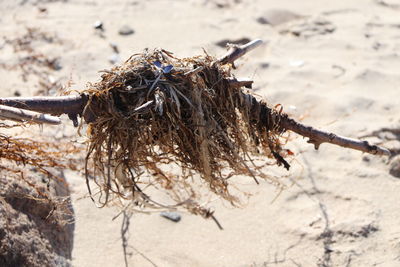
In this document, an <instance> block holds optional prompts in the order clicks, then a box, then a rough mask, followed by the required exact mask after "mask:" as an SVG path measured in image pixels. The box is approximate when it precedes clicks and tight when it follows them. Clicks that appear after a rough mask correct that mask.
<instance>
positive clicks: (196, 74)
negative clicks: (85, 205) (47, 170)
mask: <svg viewBox="0 0 400 267" xmlns="http://www.w3.org/2000/svg"><path fill="white" fill-rule="evenodd" d="M231 68H232V66H231V65H230V64H225V65H224V64H221V63H220V61H218V60H216V59H215V58H213V57H211V56H209V55H207V54H206V55H204V56H198V57H193V58H184V59H178V58H176V57H174V56H173V55H172V54H171V53H170V52H167V51H165V50H162V49H158V50H155V51H148V50H146V51H145V52H144V53H142V54H136V55H133V56H132V57H131V58H130V59H128V60H127V61H126V62H125V63H124V64H123V65H121V66H118V67H115V68H113V69H112V70H110V71H104V74H103V75H102V80H101V81H100V82H98V83H95V84H90V85H89V89H88V90H86V91H85V92H84V93H85V94H87V95H88V96H89V99H88V104H87V105H86V107H85V110H84V112H83V113H84V117H85V120H86V121H91V123H90V124H89V128H88V136H89V148H88V154H87V158H86V160H87V165H86V172H87V175H86V178H87V183H88V186H89V185H90V183H91V180H93V181H94V182H95V183H96V184H97V185H98V188H99V189H100V190H99V192H97V193H96V194H92V197H98V198H97V199H96V200H97V201H98V202H99V203H100V204H101V205H106V204H107V203H109V202H113V201H114V200H116V199H118V200H121V199H128V200H133V201H131V202H129V203H131V204H132V203H133V204H134V205H136V206H139V207H145V208H173V207H177V206H182V207H184V208H186V209H187V210H189V211H190V212H192V213H194V214H200V215H203V216H204V217H209V216H212V212H210V211H209V210H207V209H206V208H205V207H204V206H203V205H200V204H199V201H200V199H201V197H200V195H201V194H200V192H199V189H198V187H197V185H198V183H199V181H202V182H203V184H204V183H205V184H206V185H207V187H208V188H209V189H210V190H211V191H212V192H213V193H215V194H216V195H218V196H220V197H222V198H223V199H225V200H227V201H229V202H230V203H231V204H232V205H239V204H240V199H239V198H237V197H236V196H235V194H233V193H232V192H233V190H234V188H235V187H234V186H233V185H232V183H230V181H231V178H232V177H233V176H235V175H246V176H249V177H253V178H254V179H255V180H256V177H261V178H265V179H268V177H269V176H268V175H267V174H265V173H263V172H262V170H261V169H262V167H263V166H265V164H270V163H271V161H268V159H267V158H270V159H271V158H273V160H274V161H275V160H276V161H277V162H278V164H284V166H285V167H286V168H289V164H288V163H287V162H286V161H285V160H284V159H283V157H282V156H283V155H284V153H283V152H284V151H283V150H282V148H281V143H280V136H281V134H282V132H283V130H282V128H281V127H279V125H280V123H279V120H280V119H281V118H282V116H284V115H283V114H280V113H279V112H278V111H277V110H275V109H273V108H270V107H268V106H267V104H266V103H265V102H259V101H256V99H255V97H254V96H252V95H250V94H248V92H245V91H246V90H245V89H243V88H241V87H240V86H235V85H234V83H232V81H233V80H234V79H233V78H232V74H231ZM252 154H257V155H259V156H263V157H267V158H264V162H263V163H262V164H258V165H257V164H256V163H255V162H254V161H253V160H252V156H251V155H252ZM90 166H91V167H90ZM89 170H93V174H94V176H93V177H92V176H91V175H89V174H88V171H89ZM92 178H93V179H92ZM199 178H200V179H199ZM250 179H251V178H250ZM256 181H257V180H256ZM150 188H155V189H157V190H164V191H165V192H166V193H167V194H168V195H169V199H168V200H167V201H166V202H163V203H160V202H159V201H155V200H154V198H153V197H150V195H149V194H148V193H146V190H147V192H153V193H154V191H152V190H151V189H150ZM89 191H90V192H91V190H90V186H89ZM131 204H129V205H131Z"/></svg>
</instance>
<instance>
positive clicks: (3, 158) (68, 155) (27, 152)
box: [0, 124, 80, 225]
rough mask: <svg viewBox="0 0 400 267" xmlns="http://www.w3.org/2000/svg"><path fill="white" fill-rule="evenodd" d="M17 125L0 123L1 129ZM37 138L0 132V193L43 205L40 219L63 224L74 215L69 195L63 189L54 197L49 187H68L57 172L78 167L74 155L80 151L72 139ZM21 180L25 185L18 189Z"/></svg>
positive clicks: (2, 195)
mask: <svg viewBox="0 0 400 267" xmlns="http://www.w3.org/2000/svg"><path fill="white" fill-rule="evenodd" d="M20 126H22V125H21V124H17V125H12V126H10V125H6V124H0V129H5V128H13V127H20ZM36 139H37V140H32V139H29V138H16V137H12V136H8V135H5V134H3V133H0V174H1V177H0V184H1V185H2V190H0V191H1V192H0V197H4V198H19V199H25V200H26V201H31V202H32V201H33V202H35V203H38V205H39V206H40V207H43V212H42V215H43V216H44V217H43V219H46V220H51V221H52V222H55V223H57V224H59V225H63V224H65V223H68V221H65V218H72V217H73V216H72V214H70V213H71V208H70V199H69V197H68V196H61V195H64V194H66V192H61V193H62V194H61V195H60V196H59V197H57V196H56V195H55V192H54V191H52V188H60V189H62V190H68V185H67V184H66V182H65V180H64V179H63V178H62V177H61V176H60V175H59V174H58V173H59V172H60V170H63V169H72V170H77V166H78V165H79V160H78V159H77V158H75V156H76V155H77V154H78V153H80V149H78V148H77V147H76V146H75V145H73V144H71V143H62V142H57V143H55V142H45V141H38V139H39V138H36ZM23 184H25V188H27V189H26V190H21V189H18V190H17V188H23V186H22V185H23ZM14 187H15V188H14ZM5 188H9V189H11V188H14V189H15V190H14V191H10V190H6V189H5ZM23 191H24V192H25V193H23ZM56 191H57V189H56ZM33 202H32V203H33ZM39 203H40V204H39ZM31 212H32V213H34V212H35V211H34V210H31ZM45 213H46V214H45Z"/></svg>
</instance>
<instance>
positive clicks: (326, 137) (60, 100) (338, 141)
mask: <svg viewBox="0 0 400 267" xmlns="http://www.w3.org/2000/svg"><path fill="white" fill-rule="evenodd" d="M261 44H262V41H261V40H259V39H257V40H254V41H251V42H249V43H247V44H245V45H242V46H236V45H232V46H231V48H230V50H229V51H228V52H227V53H226V54H225V55H224V56H222V57H221V58H219V59H218V60H217V61H216V62H218V63H221V64H233V63H234V61H235V60H237V59H238V58H240V57H242V56H243V55H245V54H246V53H248V52H249V51H251V50H253V49H254V48H256V47H258V46H260V45H261ZM188 74H190V73H188ZM228 82H229V83H230V84H231V86H237V87H242V86H244V87H250V86H251V84H252V83H253V81H251V80H239V79H236V78H228ZM248 96H249V97H250V98H254V97H253V96H251V95H248ZM88 99H89V97H88V96H87V95H85V94H80V95H74V96H57V97H29V98H24V97H12V98H0V104H1V105H6V106H11V107H15V108H22V109H26V110H33V111H38V112H43V113H48V114H52V115H61V114H68V115H69V117H70V118H71V119H72V120H73V121H74V124H76V123H77V120H76V116H77V115H82V113H83V112H84V108H85V106H86V104H87V101H88ZM152 104H153V101H149V102H147V103H145V104H144V105H143V106H141V107H138V108H137V112H142V111H143V110H145V109H148V108H150V107H151V105H152ZM25 113H26V111H25ZM42 115H43V114H42ZM84 119H85V120H86V122H91V121H92V120H93V119H95V118H93V117H91V116H88V117H85V116H84ZM281 127H282V129H284V130H290V131H293V132H295V133H297V134H299V135H301V136H304V137H307V138H309V141H308V142H309V143H312V144H314V147H315V148H316V149H318V147H319V146H320V145H321V144H322V143H330V144H334V145H338V146H341V147H346V148H351V149H356V150H359V151H362V152H367V153H370V154H374V155H390V152H389V150H387V149H385V148H383V147H379V146H375V145H370V144H369V143H368V142H367V141H361V140H356V139H351V138H347V137H342V136H339V135H336V134H333V133H329V132H325V131H321V130H317V129H315V128H313V127H310V126H307V125H303V124H301V123H299V122H296V121H295V120H293V119H290V118H287V117H284V116H283V117H282V120H281Z"/></svg>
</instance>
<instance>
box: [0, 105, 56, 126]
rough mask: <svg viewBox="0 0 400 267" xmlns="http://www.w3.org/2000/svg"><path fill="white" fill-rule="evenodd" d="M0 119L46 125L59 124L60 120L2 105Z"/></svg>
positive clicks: (0, 106)
mask: <svg viewBox="0 0 400 267" xmlns="http://www.w3.org/2000/svg"><path fill="white" fill-rule="evenodd" d="M0 119H8V120H13V121H33V122H37V123H47V124H60V123H61V121H60V119H59V118H57V117H53V116H50V115H46V114H41V113H37V112H34V111H30V110H24V109H19V108H14V107H8V106H4V105H0Z"/></svg>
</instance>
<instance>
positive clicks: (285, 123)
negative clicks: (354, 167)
mask: <svg viewBox="0 0 400 267" xmlns="http://www.w3.org/2000/svg"><path fill="white" fill-rule="evenodd" d="M281 127H282V128H283V129H285V130H290V131H293V132H295V133H297V134H299V135H301V136H303V137H308V138H309V140H308V141H307V142H308V143H311V144H314V147H315V149H318V148H319V146H320V145H321V144H322V143H330V144H334V145H338V146H341V147H347V148H351V149H355V150H359V151H362V152H367V153H370V154H373V155H386V156H390V155H391V153H390V151H389V150H388V149H386V148H383V147H380V146H376V145H371V144H369V143H368V142H367V141H361V140H356V139H352V138H347V137H343V136H340V135H336V134H334V133H329V132H325V131H322V130H318V129H315V128H313V127H311V126H307V125H304V124H301V123H299V122H297V121H295V120H293V119H290V118H288V117H283V118H282V120H281Z"/></svg>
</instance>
